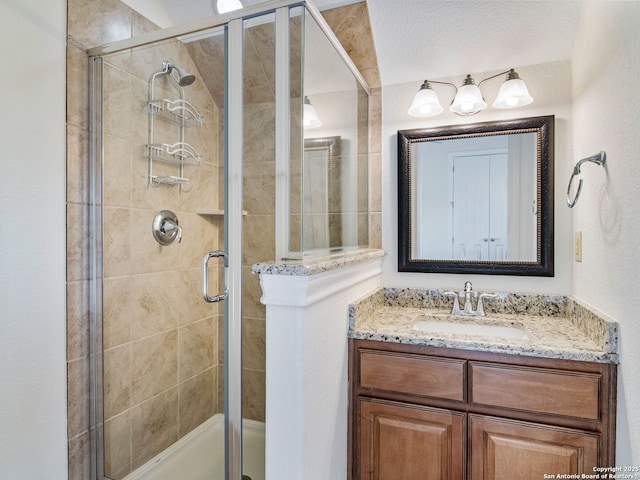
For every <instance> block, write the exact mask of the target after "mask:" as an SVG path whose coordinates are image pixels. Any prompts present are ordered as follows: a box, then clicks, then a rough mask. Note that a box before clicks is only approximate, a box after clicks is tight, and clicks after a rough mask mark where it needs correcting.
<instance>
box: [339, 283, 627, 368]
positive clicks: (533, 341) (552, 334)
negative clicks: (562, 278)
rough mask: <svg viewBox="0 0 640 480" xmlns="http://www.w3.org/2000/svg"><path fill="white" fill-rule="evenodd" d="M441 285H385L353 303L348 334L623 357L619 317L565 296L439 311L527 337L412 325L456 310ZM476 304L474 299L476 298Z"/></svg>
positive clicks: (508, 297)
mask: <svg viewBox="0 0 640 480" xmlns="http://www.w3.org/2000/svg"><path fill="white" fill-rule="evenodd" d="M451 305H452V300H451V299H448V298H446V297H445V296H444V295H443V291H441V290H419V289H410V288H380V289H377V290H375V291H374V292H372V293H371V294H369V295H367V296H365V297H363V298H360V299H359V300H357V301H355V302H354V303H352V304H351V305H350V306H349V337H350V338H359V339H365V340H379V341H384V342H396V343H405V344H417V345H430V346H434V347H447V348H461V349H467V350H477V351H485V352H493V353H510V354H514V355H527V356H535V357H547V358H563V359H570V360H583V361H593V362H604V363H617V362H618V355H617V351H618V323H617V322H615V321H614V320H612V319H610V318H608V317H607V316H606V315H603V314H601V313H597V312H594V311H592V310H590V309H589V308H587V307H586V306H585V305H583V304H581V303H580V302H578V301H577V300H575V299H573V298H570V297H564V296H545V295H530V294H516V293H500V294H498V298H497V299H494V300H491V301H485V303H484V307H485V312H486V317H458V316H455V317H454V316H445V317H442V316H440V317H439V318H440V319H441V320H445V321H448V322H455V323H481V324H486V325H494V326H510V327H517V328H521V329H524V330H526V332H527V334H528V338H527V339H505V338H500V337H497V336H480V335H466V334H453V333H439V332H435V331H428V332H427V331H418V330H414V329H413V325H414V324H415V322H416V321H419V320H423V319H429V317H428V316H429V315H431V314H434V313H437V314H439V315H442V314H443V313H444V314H446V313H448V312H450V311H451ZM474 305H475V302H474Z"/></svg>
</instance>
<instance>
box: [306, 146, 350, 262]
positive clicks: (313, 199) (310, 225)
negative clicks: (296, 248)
mask: <svg viewBox="0 0 640 480" xmlns="http://www.w3.org/2000/svg"><path fill="white" fill-rule="evenodd" d="M340 147H341V141H340V137H339V136H336V137H323V138H305V139H304V156H303V161H302V248H303V250H304V251H305V252H313V251H316V250H324V249H328V248H331V247H332V246H334V245H336V244H337V245H339V240H337V239H339V238H341V233H340V228H341V224H340V222H337V221H335V220H336V219H335V218H333V216H332V212H336V211H339V207H340V201H341V198H340V182H341V179H340V175H341V171H340V169H339V168H338V165H337V160H338V159H339V158H340V156H341V148H340Z"/></svg>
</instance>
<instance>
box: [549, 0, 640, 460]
mask: <svg viewBox="0 0 640 480" xmlns="http://www.w3.org/2000/svg"><path fill="white" fill-rule="evenodd" d="M638 25H640V3H638V2H585V4H584V8H583V10H582V16H581V21H580V28H579V30H578V35H577V38H576V43H575V46H574V60H573V64H572V74H573V89H572V90H573V118H574V122H575V126H574V137H573V149H574V156H573V158H572V161H571V165H572V166H573V165H574V164H575V162H577V161H578V160H579V159H581V158H584V157H587V156H590V155H593V154H595V153H597V152H598V151H600V150H605V151H606V152H607V163H606V165H607V166H606V169H603V168H601V167H598V166H596V165H593V164H585V165H583V166H582V169H581V172H582V173H581V178H582V179H583V180H584V184H583V185H582V192H581V194H580V199H579V200H578V202H577V203H576V205H575V207H574V208H573V209H572V215H573V229H574V231H581V232H582V239H583V244H582V262H580V263H577V262H576V263H574V270H573V275H574V294H575V295H576V296H577V297H579V298H580V299H582V300H584V301H586V302H587V303H589V304H591V305H593V306H594V307H595V308H597V309H599V310H601V311H602V312H605V313H606V314H608V315H610V316H611V317H613V318H615V319H616V320H617V321H618V322H620V332H621V335H620V349H619V353H620V365H619V368H618V424H617V429H616V431H617V451H616V462H617V465H618V466H637V465H639V464H640V376H639V375H638V365H639V364H640V350H639V349H638V348H637V340H638V338H639V337H640V322H638V303H637V301H635V298H634V297H635V295H633V294H631V295H630V294H629V292H630V291H632V290H633V288H634V287H635V285H636V284H637V281H638V269H639V267H640V260H638V253H639V252H640V249H639V248H638V247H639V246H640V242H639V241H638V238H639V237H640V222H638V205H640V189H638V184H639V183H640V164H639V163H638V150H639V149H640V137H639V136H638V124H639V123H640V108H639V107H638V103H637V94H636V93H635V91H634V85H635V83H636V82H637V79H638V75H640V36H638V32H637V29H638ZM568 179H569V175H566V176H565V177H563V178H562V179H561V180H562V184H563V185H564V184H565V182H568Z"/></svg>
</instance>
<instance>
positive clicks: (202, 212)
mask: <svg viewBox="0 0 640 480" xmlns="http://www.w3.org/2000/svg"><path fill="white" fill-rule="evenodd" d="M196 215H210V216H214V217H217V216H220V217H223V216H224V210H196ZM242 215H248V213H247V211H246V210H243V211H242Z"/></svg>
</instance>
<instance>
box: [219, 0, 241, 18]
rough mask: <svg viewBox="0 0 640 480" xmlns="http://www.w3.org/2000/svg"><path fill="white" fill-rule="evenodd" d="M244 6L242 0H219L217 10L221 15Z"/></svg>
mask: <svg viewBox="0 0 640 480" xmlns="http://www.w3.org/2000/svg"><path fill="white" fill-rule="evenodd" d="M242 7H243V5H242V3H241V2H240V0H218V1H217V3H216V10H217V11H218V14H219V15H222V14H223V13H228V12H233V11H234V10H240V9H241V8H242Z"/></svg>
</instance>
